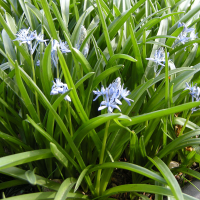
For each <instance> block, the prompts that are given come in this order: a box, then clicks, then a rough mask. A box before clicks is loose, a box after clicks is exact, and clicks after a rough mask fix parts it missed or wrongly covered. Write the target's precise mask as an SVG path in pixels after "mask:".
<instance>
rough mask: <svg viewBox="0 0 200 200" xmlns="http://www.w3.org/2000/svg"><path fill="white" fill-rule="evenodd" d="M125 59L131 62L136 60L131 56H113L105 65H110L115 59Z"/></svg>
mask: <svg viewBox="0 0 200 200" xmlns="http://www.w3.org/2000/svg"><path fill="white" fill-rule="evenodd" d="M121 58H122V59H125V60H129V61H131V62H137V60H136V59H135V58H133V57H132V56H129V55H127V54H114V55H113V56H112V57H111V58H110V60H109V61H108V64H107V65H109V66H110V65H112V64H113V63H114V62H115V61H116V60H117V59H121Z"/></svg>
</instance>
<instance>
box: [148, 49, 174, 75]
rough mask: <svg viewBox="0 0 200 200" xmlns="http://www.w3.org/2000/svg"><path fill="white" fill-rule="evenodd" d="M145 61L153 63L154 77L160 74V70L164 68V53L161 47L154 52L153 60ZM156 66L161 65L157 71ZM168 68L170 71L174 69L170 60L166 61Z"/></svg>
mask: <svg viewBox="0 0 200 200" xmlns="http://www.w3.org/2000/svg"><path fill="white" fill-rule="evenodd" d="M167 56H169V52H168V53H167ZM146 60H151V61H153V62H154V63H155V66H154V72H155V74H156V76H158V75H159V74H160V72H161V71H162V69H163V68H164V67H165V51H164V48H163V47H160V48H158V49H157V50H156V51H155V54H154V58H146ZM158 65H161V67H160V69H159V70H158ZM168 66H169V67H170V69H171V70H173V69H175V68H176V67H175V65H174V63H173V62H172V61H171V60H168Z"/></svg>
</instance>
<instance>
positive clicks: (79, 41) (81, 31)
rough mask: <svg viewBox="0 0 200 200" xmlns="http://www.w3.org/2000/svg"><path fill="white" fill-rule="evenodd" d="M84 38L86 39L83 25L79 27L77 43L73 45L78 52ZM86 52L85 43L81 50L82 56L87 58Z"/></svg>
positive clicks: (87, 45) (87, 44)
mask: <svg viewBox="0 0 200 200" xmlns="http://www.w3.org/2000/svg"><path fill="white" fill-rule="evenodd" d="M86 37H87V30H86V29H85V27H84V26H83V25H81V28H80V33H79V37H78V42H77V43H76V45H75V48H76V49H78V50H79V49H80V48H81V45H82V44H83V41H84V40H85V38H86ZM88 52H89V43H86V44H85V47H84V48H83V55H84V56H85V57H87V55H88Z"/></svg>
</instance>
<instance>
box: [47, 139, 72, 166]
mask: <svg viewBox="0 0 200 200" xmlns="http://www.w3.org/2000/svg"><path fill="white" fill-rule="evenodd" d="M50 149H51V152H52V153H53V155H54V156H55V158H56V159H58V160H59V161H60V162H61V163H62V164H63V165H64V166H65V167H66V168H68V167H69V166H68V160H67V158H66V157H65V156H64V155H63V154H62V153H61V152H60V151H59V150H58V148H57V146H56V145H55V144H53V143H52V142H50Z"/></svg>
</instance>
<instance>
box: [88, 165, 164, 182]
mask: <svg viewBox="0 0 200 200" xmlns="http://www.w3.org/2000/svg"><path fill="white" fill-rule="evenodd" d="M109 168H120V169H125V170H129V171H132V172H136V173H139V174H142V175H143V176H146V177H148V178H150V179H153V180H156V181H158V182H159V183H163V184H166V181H165V180H164V179H163V178H162V177H161V176H159V175H158V174H157V173H155V172H153V171H150V170H148V169H146V168H144V167H141V166H139V165H135V164H131V163H127V162H106V163H103V164H101V165H96V166H94V167H93V168H91V169H89V171H88V173H91V172H93V171H97V170H99V169H109Z"/></svg>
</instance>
